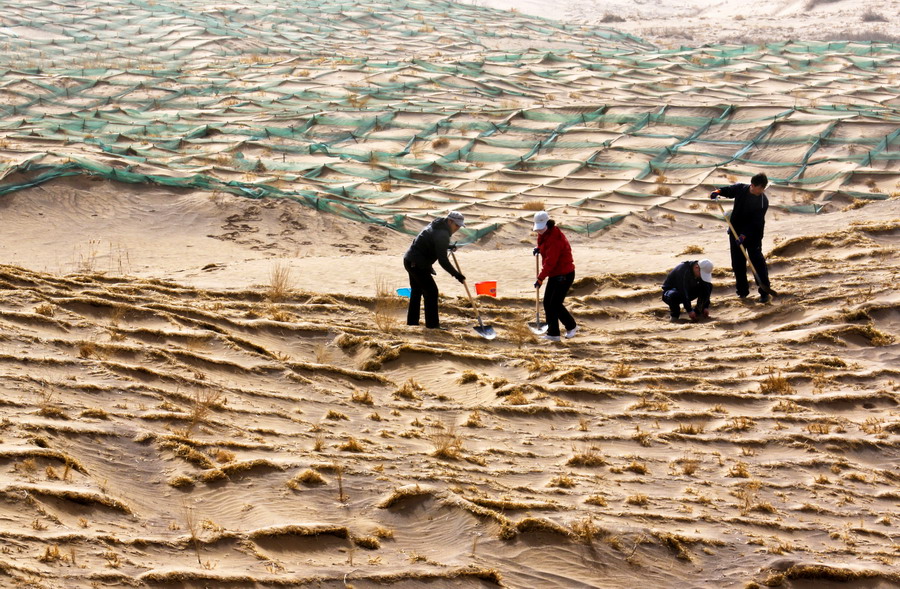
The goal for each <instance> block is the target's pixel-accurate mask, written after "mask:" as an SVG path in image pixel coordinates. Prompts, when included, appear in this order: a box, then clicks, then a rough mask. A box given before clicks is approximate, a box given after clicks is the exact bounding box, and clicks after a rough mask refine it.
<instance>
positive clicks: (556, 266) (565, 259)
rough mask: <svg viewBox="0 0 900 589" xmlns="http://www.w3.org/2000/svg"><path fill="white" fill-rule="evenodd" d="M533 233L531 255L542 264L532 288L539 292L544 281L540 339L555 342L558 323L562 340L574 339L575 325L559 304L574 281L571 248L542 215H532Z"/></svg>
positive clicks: (563, 306) (557, 228)
mask: <svg viewBox="0 0 900 589" xmlns="http://www.w3.org/2000/svg"><path fill="white" fill-rule="evenodd" d="M534 230H535V231H536V232H537V234H538V242H537V245H538V246H537V247H536V248H534V255H538V254H540V255H542V256H543V257H544V263H543V266H542V267H541V272H540V274H538V277H537V282H535V283H534V287H535V288H540V287H541V284H543V282H544V280H546V281H547V288H546V289H544V314H545V315H546V317H547V333H546V334H544V339H547V340H550V341H554V342H558V341H559V323H560V321H561V322H562V324H563V326H564V327H565V328H566V338H567V339H568V338H572V337H575V333H576V332H577V331H578V324H576V323H575V319H573V318H572V314H571V313H569V311H568V310H567V309H566V307H565V305H564V304H563V303H564V302H565V300H566V295H567V294H569V289H570V288H571V287H572V283H573V282H574V281H575V263H574V262H573V260H572V246H570V245H569V240H568V239H566V236H565V235H563V232H562V231H560V229H559V227H557V226H556V223H555V222H554V221H553V220H552V219H550V215H548V214H547V212H546V211H540V212H538V213H537V214H535V215H534Z"/></svg>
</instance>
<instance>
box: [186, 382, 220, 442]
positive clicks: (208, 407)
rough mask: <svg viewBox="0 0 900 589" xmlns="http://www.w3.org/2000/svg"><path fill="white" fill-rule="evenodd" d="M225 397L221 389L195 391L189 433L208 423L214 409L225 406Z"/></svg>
mask: <svg viewBox="0 0 900 589" xmlns="http://www.w3.org/2000/svg"><path fill="white" fill-rule="evenodd" d="M223 395H224V393H223V391H222V390H221V389H197V390H196V391H194V396H193V399H192V403H191V415H190V421H189V422H188V432H190V431H192V430H193V429H194V428H195V427H197V426H198V425H200V424H201V423H206V421H207V420H208V419H209V414H210V413H211V412H212V410H213V409H221V408H222V407H223V406H224V399H223Z"/></svg>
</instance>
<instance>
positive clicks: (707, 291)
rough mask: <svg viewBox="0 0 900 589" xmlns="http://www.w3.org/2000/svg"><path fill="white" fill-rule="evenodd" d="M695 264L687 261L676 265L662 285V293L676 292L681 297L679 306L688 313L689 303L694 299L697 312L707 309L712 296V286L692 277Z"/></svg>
mask: <svg viewBox="0 0 900 589" xmlns="http://www.w3.org/2000/svg"><path fill="white" fill-rule="evenodd" d="M696 263H697V262H696V260H688V261H687V262H682V263H680V264H678V265H677V266H675V268H674V269H673V270H672V271H671V272H669V275H668V276H666V281H665V282H663V285H662V289H663V292H666V291H668V290H676V291H678V294H679V295H681V304H682V305H684V309H685V310H686V311H687V312H688V313H690V312H691V311H693V309H692V308H691V301H693V300H694V299H697V305H696V306H697V310H698V311H702V310H703V309H706V308H708V307H709V298H710V295H711V294H712V284H710V283H708V282H704V281H703V280H701V279H700V278H697V277H696V276H694V264H696Z"/></svg>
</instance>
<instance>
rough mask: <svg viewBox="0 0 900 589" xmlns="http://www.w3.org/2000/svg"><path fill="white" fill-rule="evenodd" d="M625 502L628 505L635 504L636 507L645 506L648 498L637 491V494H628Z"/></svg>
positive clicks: (647, 503)
mask: <svg viewBox="0 0 900 589" xmlns="http://www.w3.org/2000/svg"><path fill="white" fill-rule="evenodd" d="M625 503H627V504H628V505H637V506H638V507H646V506H647V505H649V504H650V500H649V499H648V498H647V496H646V495H644V494H642V493H638V494H637V495H630V496H629V497H628V498H626V499H625Z"/></svg>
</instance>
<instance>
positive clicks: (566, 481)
mask: <svg viewBox="0 0 900 589" xmlns="http://www.w3.org/2000/svg"><path fill="white" fill-rule="evenodd" d="M547 486H548V487H558V488H560V489H571V488H573V487H575V479H573V478H572V477H571V475H567V474H558V475H556V476H555V477H553V478H552V479H550V482H549V483H547Z"/></svg>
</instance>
